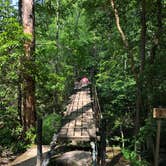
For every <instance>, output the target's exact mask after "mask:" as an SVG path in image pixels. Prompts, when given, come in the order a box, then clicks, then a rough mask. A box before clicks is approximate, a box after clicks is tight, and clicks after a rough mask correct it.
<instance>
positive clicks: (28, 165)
mask: <svg viewBox="0 0 166 166" xmlns="http://www.w3.org/2000/svg"><path fill="white" fill-rule="evenodd" d="M48 151H49V146H46V145H44V146H43V153H44V155H45V154H46V153H47V152H48ZM106 152H107V153H106V158H107V159H106V165H108V166H129V165H130V164H129V162H128V161H126V160H125V159H124V158H123V156H122V154H121V150H120V148H119V147H107V148H106ZM5 153H6V155H5ZM69 153H71V152H69ZM36 154H37V147H36V145H33V146H32V147H31V148H29V149H28V150H27V151H26V152H25V153H23V154H20V155H18V156H15V155H13V154H10V153H9V152H8V154H7V152H4V155H3V157H1V158H0V165H1V166H35V165H36ZM86 155H87V154H86ZM88 155H89V154H88ZM90 156H91V155H90ZM86 158H87V159H90V157H89V158H88V157H87V156H86ZM70 159H71V158H70ZM73 159H74V158H73ZM74 160H75V159H74ZM75 161H76V160H75Z"/></svg>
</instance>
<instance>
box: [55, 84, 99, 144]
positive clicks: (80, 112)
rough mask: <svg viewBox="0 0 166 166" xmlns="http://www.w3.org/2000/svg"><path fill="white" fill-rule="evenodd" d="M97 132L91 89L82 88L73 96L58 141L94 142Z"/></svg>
mask: <svg viewBox="0 0 166 166" xmlns="http://www.w3.org/2000/svg"><path fill="white" fill-rule="evenodd" d="M96 130H97V127H96V118H95V112H94V110H93V105H92V99H91V95H90V88H87V87H86V88H82V89H80V90H78V91H77V92H76V93H75V94H74V95H72V96H71V101H70V103H69V104H68V106H67V109H66V111H65V113H64V118H63V120H62V127H61V129H60V131H59V133H58V140H60V141H61V140H74V141H90V140H94V139H96V137H97V136H96Z"/></svg>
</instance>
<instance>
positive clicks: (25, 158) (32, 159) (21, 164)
mask: <svg viewBox="0 0 166 166" xmlns="http://www.w3.org/2000/svg"><path fill="white" fill-rule="evenodd" d="M48 151H49V146H46V145H44V146H43V153H44V155H46V153H47V152H48ZM36 156H37V147H36V145H33V146H32V147H31V148H30V149H28V150H27V151H26V152H25V153H23V154H21V155H20V156H18V157H17V158H16V159H15V160H14V161H13V162H11V163H9V164H8V166H35V165H36Z"/></svg>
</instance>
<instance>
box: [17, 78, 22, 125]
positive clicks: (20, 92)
mask: <svg viewBox="0 0 166 166" xmlns="http://www.w3.org/2000/svg"><path fill="white" fill-rule="evenodd" d="M20 77H21V76H20V75H19V79H18V81H19V82H18V92H17V93H18V95H17V96H18V97H17V98H18V99H17V100H18V106H17V107H18V116H19V121H20V124H21V125H22V124H23V123H22V84H21V78H20Z"/></svg>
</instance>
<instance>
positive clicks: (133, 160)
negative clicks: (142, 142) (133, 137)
mask: <svg viewBox="0 0 166 166" xmlns="http://www.w3.org/2000/svg"><path fill="white" fill-rule="evenodd" d="M122 154H123V156H124V157H125V159H127V160H129V161H130V165H131V166H149V163H147V162H146V161H145V160H141V159H140V157H139V156H138V155H137V154H136V152H134V151H130V150H128V149H122Z"/></svg>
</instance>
